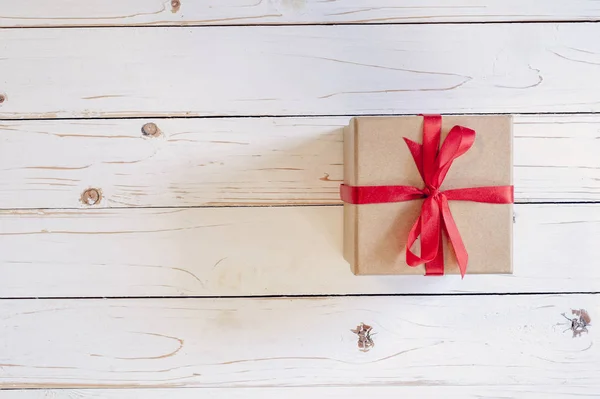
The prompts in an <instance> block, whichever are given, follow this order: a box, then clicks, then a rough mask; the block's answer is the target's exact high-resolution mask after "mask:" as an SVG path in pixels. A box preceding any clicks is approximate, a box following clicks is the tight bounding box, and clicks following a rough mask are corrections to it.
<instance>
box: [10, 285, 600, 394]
mask: <svg viewBox="0 0 600 399" xmlns="http://www.w3.org/2000/svg"><path fill="white" fill-rule="evenodd" d="M580 308H584V309H586V310H587V311H588V312H589V313H590V314H597V313H598V311H600V296H598V295H567V296H561V295H553V296H533V297H532V296H506V297H502V298H498V297H494V296H486V297H477V298H473V297H420V298H407V297H362V298H361V297H358V298H357V297H346V298H311V299H307V298H306V299H305V298H296V299H287V298H282V299H156V300H152V299H145V300H77V301H74V300H29V301H25V300H19V301H11V300H4V301H0V317H1V318H2V324H1V325H0V332H1V334H2V337H3V342H4V343H5V344H4V347H3V350H2V363H3V364H2V369H3V372H2V374H0V386H1V387H3V388H11V387H12V388H36V387H54V388H94V387H137V388H139V387H207V388H217V387H229V388H236V387H311V386H314V387H322V386H329V385H332V386H338V387H339V386H358V387H361V386H378V385H399V386H417V387H418V386H437V387H440V386H450V387H461V386H475V385H477V386H489V385H494V386H504V385H508V386H513V388H517V389H518V387H519V386H521V385H523V386H527V385H536V386H539V387H545V388H550V387H558V388H559V389H564V388H565V387H566V386H569V385H570V384H573V385H576V386H577V387H579V388H587V389H588V390H589V391H588V392H587V393H592V392H596V393H597V392H598V391H597V389H598V388H599V386H598V364H599V363H600V346H598V345H594V340H595V337H596V336H597V335H598V332H597V331H596V330H595V329H593V327H590V328H589V333H587V334H586V333H583V334H582V335H581V336H580V337H578V338H576V339H574V338H573V336H572V335H573V334H572V332H571V331H565V330H568V327H569V326H568V325H567V323H568V321H567V320H566V319H564V318H563V316H562V315H561V313H564V312H566V313H569V314H570V312H571V309H580ZM361 322H364V323H366V324H369V325H371V326H372V327H373V332H375V333H376V334H375V335H373V340H374V342H375V346H374V348H373V349H371V350H370V351H369V352H366V353H365V352H361V351H360V350H359V349H358V345H357V336H356V335H355V334H354V333H352V332H351V331H350V330H351V329H352V328H356V326H357V325H358V324H359V323H361ZM559 323H561V324H559ZM15 342H20V343H23V344H18V345H16V344H9V343H15ZM24 343H27V344H26V345H25V344H24Z"/></svg>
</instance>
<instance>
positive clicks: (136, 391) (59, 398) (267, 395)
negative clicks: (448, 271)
mask: <svg viewBox="0 0 600 399" xmlns="http://www.w3.org/2000/svg"><path fill="white" fill-rule="evenodd" d="M599 391H600V387H597V386H593V387H579V386H573V385H567V386H564V387H558V386H552V387H544V386H539V385H502V386H493V385H491V386H460V387H459V386H428V387H426V386H353V387H339V386H336V387H311V388H305V387H292V388H185V389H181V388H129V389H31V390H26V389H23V390H19V389H16V390H9V391H0V398H2V399H48V398H53V399H99V398H102V399H163V398H174V399H197V398H198V397H204V398H206V397H208V398H211V399H221V398H223V399H229V398H233V399H237V398H251V399H255V398H264V399H280V398H283V397H285V398H289V399H305V398H334V399H349V398H365V397H374V398H382V399H396V398H398V397H402V396H403V395H409V396H408V397H410V398H417V397H418V398H427V399H429V398H431V399H438V398H440V397H444V398H456V399H483V398H489V399H493V398H519V399H554V398H560V399H564V398H567V399H569V398H574V399H582V398H590V399H596V398H597V397H598V394H597V392H599ZM405 397H406V396H405Z"/></svg>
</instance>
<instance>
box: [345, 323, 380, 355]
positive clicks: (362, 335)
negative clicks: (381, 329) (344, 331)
mask: <svg viewBox="0 0 600 399" xmlns="http://www.w3.org/2000/svg"><path fill="white" fill-rule="evenodd" d="M350 331H352V332H353V333H354V334H356V335H358V350H359V351H361V352H368V351H370V350H371V348H372V347H373V346H375V343H374V342H373V337H372V335H374V334H375V333H372V331H373V327H371V326H369V325H367V324H365V323H360V324H359V325H358V326H357V327H356V328H355V329H354V330H350Z"/></svg>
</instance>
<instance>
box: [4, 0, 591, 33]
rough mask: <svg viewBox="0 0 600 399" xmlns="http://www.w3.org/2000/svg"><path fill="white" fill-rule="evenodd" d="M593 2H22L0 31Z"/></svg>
mask: <svg viewBox="0 0 600 399" xmlns="http://www.w3.org/2000/svg"><path fill="white" fill-rule="evenodd" d="M599 18H600V11H599V9H598V6H597V4H596V3H595V2H594V1H593V0H573V1H566V0H551V1H535V0H526V1H519V0H507V1H502V0H484V1H478V2H469V1H459V0H451V1H440V0H427V1H419V0H403V1H395V0H372V1H369V0H344V1H318V0H273V1H268V2H267V1H255V0H227V1H223V0H221V1H220V0H208V1H206V0H205V1H193V0H192V1H189V0H188V1H186V0H180V1H178V2H170V1H164V0H128V1H118V0H88V1H86V2H85V5H79V4H76V3H74V2H73V1H72V0H56V1H53V2H52V5H50V4H49V3H48V2H47V1H44V0H20V1H18V2H15V3H14V4H10V6H9V5H8V3H6V7H4V8H3V9H2V13H1V15H0V27H36V26H37V27H40V26H42V27H43V26H114V25H129V26H139V25H150V26H155V25H240V24H241V25H255V24H323V23H336V24H339V23H421V22H486V21H589V20H598V19H599Z"/></svg>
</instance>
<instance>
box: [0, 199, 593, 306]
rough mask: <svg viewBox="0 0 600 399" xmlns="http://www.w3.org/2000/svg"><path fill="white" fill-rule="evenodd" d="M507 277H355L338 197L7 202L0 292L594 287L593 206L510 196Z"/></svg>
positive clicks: (0, 221) (0, 222)
mask: <svg viewBox="0 0 600 399" xmlns="http://www.w3.org/2000/svg"><path fill="white" fill-rule="evenodd" d="M515 213H516V215H515V228H514V230H515V231H514V275H487V276H484V275H469V276H467V277H466V278H465V279H464V280H461V279H460V277H458V276H446V277H444V278H434V277H428V278H426V277H423V276H360V277H357V276H354V275H353V274H352V273H351V272H350V267H349V266H348V264H347V263H346V262H345V261H344V259H343V258H342V226H343V222H342V207H339V206H335V207H299V208H298V207H283V208H263V207H260V208H204V209H118V210H100V209H98V210H89V211H82V210H79V211H78V210H73V211H61V210H55V211H53V210H48V211H4V212H2V213H1V216H0V226H1V231H0V248H3V250H2V252H0V292H1V295H2V297H5V298H9V297H15V298H18V297H90V296H91V297H112V296H119V297H120V296H232V295H233V296H240V295H241V296H247V295H248V296H254V295H303V294H406V293H414V294H421V293H427V294H439V293H523V292H597V291H598V287H599V286H600V268H598V267H595V262H596V260H597V259H600V247H599V246H598V245H597V237H598V234H600V230H599V229H600V205H591V204H587V205H517V206H516V207H515Z"/></svg>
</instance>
